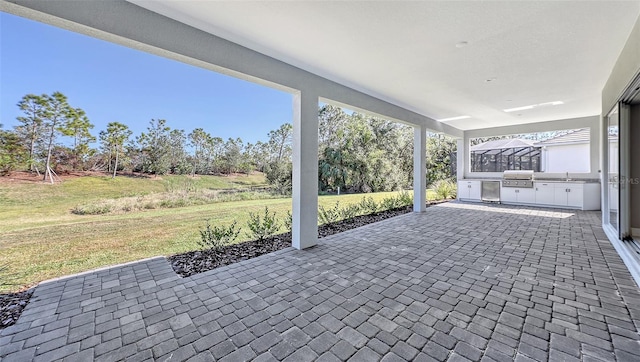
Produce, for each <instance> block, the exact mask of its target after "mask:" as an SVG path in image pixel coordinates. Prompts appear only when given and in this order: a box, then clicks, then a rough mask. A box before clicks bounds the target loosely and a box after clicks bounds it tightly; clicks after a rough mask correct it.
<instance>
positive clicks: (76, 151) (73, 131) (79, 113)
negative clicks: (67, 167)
mask: <svg viewBox="0 0 640 362" xmlns="http://www.w3.org/2000/svg"><path fill="white" fill-rule="evenodd" d="M69 116H70V117H69V120H68V121H67V123H66V124H65V125H64V127H62V129H61V131H62V134H63V135H65V136H69V137H73V160H72V164H73V169H74V170H77V169H78V163H79V162H84V161H86V158H87V157H88V156H90V155H91V152H92V150H91V149H90V148H89V143H91V142H95V140H96V138H95V137H94V136H92V135H91V132H90V131H89V130H90V129H92V128H93V124H92V123H91V122H90V121H89V118H88V117H87V115H86V113H85V112H84V111H83V110H82V109H80V108H75V109H73V108H71V109H70V110H69Z"/></svg>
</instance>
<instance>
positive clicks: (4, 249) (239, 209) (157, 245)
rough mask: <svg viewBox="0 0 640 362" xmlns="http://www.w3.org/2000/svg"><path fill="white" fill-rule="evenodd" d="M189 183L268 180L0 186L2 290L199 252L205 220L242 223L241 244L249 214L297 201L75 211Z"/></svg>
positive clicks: (283, 209)
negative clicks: (5, 279)
mask: <svg viewBox="0 0 640 362" xmlns="http://www.w3.org/2000/svg"><path fill="white" fill-rule="evenodd" d="M183 183H197V185H196V186H195V187H198V188H211V189H216V188H218V189H219V188H234V187H248V186H251V185H254V186H259V185H263V184H264V178H263V177H262V176H261V175H252V176H249V177H246V176H237V177H215V176H206V177H200V178H198V179H195V180H193V179H191V178H188V177H185V176H163V177H162V179H153V178H151V179H144V178H128V177H118V178H116V179H115V180H112V179H110V178H108V177H93V176H92V177H78V178H75V179H70V180H67V181H65V182H64V183H62V184H56V185H45V184H39V183H36V184H29V183H17V184H10V183H6V182H5V183H0V205H2V207H1V208H0V231H1V233H0V266H2V265H6V266H7V267H8V274H9V277H10V279H11V280H10V281H11V282H12V283H13V284H14V285H13V286H1V285H0V291H9V290H16V289H19V288H20V287H23V286H27V285H33V284H35V283H37V282H39V281H42V280H46V279H50V278H54V277H59V276H63V275H67V274H72V273H77V272H81V271H86V270H90V269H94V268H97V267H101V266H106V265H113V264H118V263H124V262H127V261H133V260H137V259H142V258H147V257H151V256H157V255H171V254H176V253H181V252H185V251H189V250H194V249H196V248H197V247H198V246H197V242H198V240H199V232H198V231H199V229H200V228H202V227H203V226H204V220H205V219H207V218H209V219H211V223H212V224H213V225H225V224H230V223H231V222H232V221H233V220H237V222H238V226H240V227H242V232H241V235H240V238H239V239H238V241H242V240H248V239H249V237H248V236H247V235H246V234H245V232H246V231H248V228H247V227H246V222H247V219H248V215H249V212H258V211H262V210H264V207H265V206H269V209H270V210H273V211H275V212H276V213H277V216H278V218H279V219H280V220H284V218H285V217H286V213H287V210H291V199H290V198H281V199H267V200H249V201H235V202H224V203H215V204H209V205H198V206H188V207H181V208H172V209H154V210H145V211H139V212H131V213H123V214H108V215H75V214H72V213H71V212H70V210H71V209H72V208H73V207H74V206H76V205H77V204H80V203H87V202H90V201H92V200H96V201H97V200H104V199H107V198H118V197H127V196H132V195H143V194H149V193H161V192H167V191H171V188H172V187H174V188H175V187H178V188H179V187H181V186H180V185H182V184H183ZM191 186H193V185H190V187H191ZM391 195H394V193H375V194H367V196H372V197H373V198H374V199H376V201H381V200H382V199H383V198H385V197H389V196H391ZM429 196H431V193H430V194H429ZM362 197H363V195H340V196H321V197H320V204H321V205H323V206H325V207H329V206H332V205H333V204H334V203H335V202H336V201H337V200H339V201H340V204H341V205H345V204H348V203H355V202H359V201H360V200H361V199H362ZM282 231H284V229H283V230H282ZM0 284H2V283H0Z"/></svg>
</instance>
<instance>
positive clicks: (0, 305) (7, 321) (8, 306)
mask: <svg viewBox="0 0 640 362" xmlns="http://www.w3.org/2000/svg"><path fill="white" fill-rule="evenodd" d="M31 294H33V289H29V290H25V291H23V292H18V293H9V294H0V329H3V328H6V327H9V326H12V325H14V324H15V323H16V321H17V320H18V318H19V317H20V314H22V310H23V309H24V308H25V307H26V306H27V304H29V299H31Z"/></svg>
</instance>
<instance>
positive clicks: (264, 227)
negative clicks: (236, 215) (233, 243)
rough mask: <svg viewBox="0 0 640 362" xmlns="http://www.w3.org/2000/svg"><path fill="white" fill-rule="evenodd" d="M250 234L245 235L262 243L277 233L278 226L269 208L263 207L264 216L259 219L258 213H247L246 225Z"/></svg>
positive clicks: (274, 215) (274, 214)
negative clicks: (247, 220)
mask: <svg viewBox="0 0 640 362" xmlns="http://www.w3.org/2000/svg"><path fill="white" fill-rule="evenodd" d="M247 224H248V226H249V230H251V233H248V234H247V235H248V236H249V237H253V238H254V239H256V240H258V241H264V239H266V238H267V237H269V236H271V235H273V234H275V233H276V231H278V228H280V225H279V223H278V221H277V220H276V213H275V212H274V213H270V212H269V207H267V206H265V207H264V216H262V217H260V215H259V214H258V213H255V214H254V213H252V212H250V213H249V222H248V223H247Z"/></svg>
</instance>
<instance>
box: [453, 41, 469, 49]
mask: <svg viewBox="0 0 640 362" xmlns="http://www.w3.org/2000/svg"><path fill="white" fill-rule="evenodd" d="M467 45H469V42H466V41H460V42H457V43H456V48H464V47H466V46H467Z"/></svg>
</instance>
